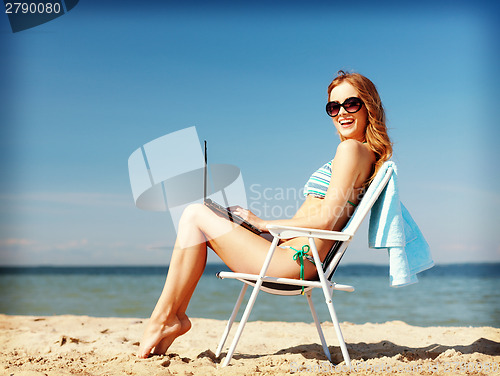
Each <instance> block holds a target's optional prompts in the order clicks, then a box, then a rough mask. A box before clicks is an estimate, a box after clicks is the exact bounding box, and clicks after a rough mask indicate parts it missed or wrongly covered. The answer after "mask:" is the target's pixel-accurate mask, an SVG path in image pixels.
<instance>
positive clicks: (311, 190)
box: [304, 161, 332, 198]
mask: <svg viewBox="0 0 500 376" xmlns="http://www.w3.org/2000/svg"><path fill="white" fill-rule="evenodd" d="M331 178H332V161H329V162H327V163H325V164H324V165H323V166H321V167H320V168H319V169H318V170H317V171H316V172H315V173H314V174H312V175H311V177H310V178H309V180H308V181H307V183H306V185H305V186H304V196H308V195H313V196H315V197H320V198H324V197H325V196H326V191H327V190H328V186H329V185H330V179H331Z"/></svg>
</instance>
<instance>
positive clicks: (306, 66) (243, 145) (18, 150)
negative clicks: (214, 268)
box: [0, 0, 500, 265]
mask: <svg viewBox="0 0 500 376" xmlns="http://www.w3.org/2000/svg"><path fill="white" fill-rule="evenodd" d="M283 4H287V6H284V5H283ZM378 4H379V5H377V6H372V5H370V4H369V3H368V2H360V3H358V5H356V6H352V5H350V4H334V3H333V2H322V1H315V2H308V3H304V4H299V3H298V2H297V3H294V2H291V3H285V2H283V3H278V2H255V3H254V2H252V3H247V4H244V5H236V4H228V3H223V2H216V3H214V4H212V5H211V6H210V7H209V6H207V5H205V4H204V3H197V2H191V3H186V5H183V6H179V5H176V6H173V5H169V2H166V3H165V2H157V1H145V2H142V3H141V5H140V8H141V9H137V8H139V6H138V5H137V4H136V3H132V2H124V3H118V2H117V3H115V2H109V3H106V4H105V5H102V3H100V2H96V1H85V0H81V1H80V3H79V4H78V5H77V6H76V7H75V8H74V9H73V10H72V11H70V12H69V13H68V14H66V15H64V16H62V17H60V18H58V19H56V20H53V21H51V22H49V23H46V24H44V25H41V26H38V27H35V28H32V29H29V30H25V31H22V32H19V33H15V34H13V33H12V32H11V30H10V26H9V24H8V20H7V17H6V16H5V15H4V16H2V17H0V38H1V42H2V46H3V48H2V50H3V51H4V53H2V54H1V56H0V64H1V66H2V68H3V69H2V73H1V75H0V82H1V83H2V85H1V89H0V90H1V91H0V95H1V97H2V111H1V115H0V121H1V123H2V127H1V128H2V129H1V139H2V140H1V141H0V143H1V146H2V148H1V149H2V151H1V154H0V156H1V160H2V171H3V174H2V175H3V176H2V180H1V185H0V208H1V212H2V215H1V217H0V220H1V227H0V265H114V264H125V265H152V264H166V263H167V262H168V259H169V256H170V255H169V251H168V247H169V246H171V245H172V243H173V241H174V239H175V232H174V230H173V225H172V223H171V221H170V217H169V215H168V214H166V213H156V212H144V211H141V210H139V209H137V208H135V206H134V203H133V199H132V194H131V191H130V184H129V179H128V171H127V159H128V157H129V155H130V154H131V153H132V152H133V151H134V150H135V149H137V148H138V147H140V146H141V145H143V144H144V143H146V142H148V141H151V140H153V139H155V138H157V137H160V136H162V135H165V134H168V133H171V132H174V131H176V130H179V129H183V128H186V127H190V126H196V128H197V131H198V134H199V136H200V138H201V139H207V140H209V145H210V158H211V162H213V163H230V164H233V165H236V166H238V167H239V168H240V169H241V171H242V174H243V178H244V181H245V185H246V187H247V193H248V199H249V204H250V205H254V207H259V203H258V202H257V203H256V202H255V201H257V200H256V197H257V196H258V192H263V190H264V189H266V188H268V191H267V192H273V193H275V197H274V200H273V203H272V204H273V205H282V206H283V207H285V208H286V207H290V206H293V205H296V204H295V201H296V197H292V196H293V195H288V197H281V196H280V193H281V192H282V191H283V190H284V189H287V188H292V189H295V190H299V189H300V188H301V187H302V186H303V184H304V183H305V181H306V180H307V178H308V177H309V175H310V174H311V173H312V172H313V171H314V170H315V169H316V168H318V167H319V166H320V165H322V164H323V163H324V162H326V161H327V160H328V159H331V158H332V157H333V155H334V153H335V149H336V146H337V145H338V142H339V141H338V137H337V135H336V134H335V130H334V128H333V125H332V124H331V120H330V119H329V118H328V116H327V115H326V114H325V112H324V105H325V101H326V87H327V85H328V83H329V82H330V81H331V79H332V78H333V77H334V75H335V73H336V72H337V71H338V70H339V69H345V70H353V71H357V72H360V73H362V74H364V75H366V76H368V77H369V78H370V79H372V81H373V82H374V83H375V84H376V85H377V87H378V89H379V92H380V95H381V97H382V100H383V103H384V105H385V108H386V111H387V117H388V126H389V129H390V131H389V132H390V136H391V138H392V140H393V142H394V158H393V159H394V160H395V161H396V163H397V164H398V167H399V180H400V190H401V197H402V200H403V202H404V203H405V206H406V207H407V208H408V209H409V210H410V212H411V213H412V215H413V217H414V219H415V220H416V221H417V223H418V224H419V226H420V228H421V230H422V232H423V233H424V235H425V236H426V238H427V240H428V242H429V244H430V245H431V250H432V254H433V256H434V259H435V260H436V262H438V263H453V262H478V261H500V235H499V231H498V225H499V214H498V212H499V209H500V194H499V192H498V188H497V187H498V186H499V184H500V179H499V176H498V167H497V166H496V164H497V162H498V160H499V159H498V151H497V146H496V141H497V140H498V139H499V133H500V132H499V125H500V124H499V120H498V115H497V111H495V110H496V108H497V107H498V105H497V103H496V102H497V101H496V97H497V92H498V90H497V88H498V87H499V85H500V79H499V74H498V73H499V72H498V61H499V46H498V41H497V40H495V37H496V36H497V35H498V31H499V30H498V26H497V25H498V20H499V10H498V8H499V7H498V6H497V5H494V2H488V1H479V2H465V1H462V2H441V3H439V4H435V3H431V2H418V3H415V4H410V5H405V6H401V5H397V3H393V2H381V3H378ZM211 260H215V258H211ZM346 261H347V262H366V263H369V262H375V263H386V262H387V256H386V254H385V253H384V252H381V251H373V250H369V249H368V248H367V237H366V230H364V231H363V229H362V230H361V232H360V234H359V235H358V238H357V239H356V240H355V241H354V243H353V244H352V246H351V249H350V253H349V254H348V256H347V259H346Z"/></svg>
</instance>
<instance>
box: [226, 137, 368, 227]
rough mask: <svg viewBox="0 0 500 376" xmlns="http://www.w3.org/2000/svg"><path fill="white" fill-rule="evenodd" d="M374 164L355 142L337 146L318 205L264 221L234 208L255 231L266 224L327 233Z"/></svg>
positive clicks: (349, 141) (365, 151) (364, 180)
mask: <svg viewBox="0 0 500 376" xmlns="http://www.w3.org/2000/svg"><path fill="white" fill-rule="evenodd" d="M373 162H374V158H373V155H372V154H371V152H370V151H369V150H368V149H367V148H366V147H365V146H363V144H361V143H360V142H358V141H355V140H346V141H343V142H341V143H340V144H339V146H338V147H337V152H336V154H335V158H334V159H333V163H332V178H331V180H330V185H329V186H328V191H327V193H326V196H325V198H324V199H322V200H321V201H320V202H319V203H318V205H309V206H306V207H304V206H303V207H302V208H301V209H300V210H299V211H298V212H297V214H296V215H295V216H294V217H293V218H291V219H279V220H264V219H261V218H259V217H257V216H256V215H255V214H253V213H252V212H250V211H249V210H246V209H243V208H237V209H235V214H237V215H240V216H242V217H243V218H245V219H246V220H248V221H249V222H250V223H252V224H254V225H255V226H256V227H257V228H259V229H261V230H263V231H266V225H268V224H280V225H285V226H295V227H307V228H318V229H328V230H331V229H332V228H333V226H334V225H335V223H336V222H337V220H338V218H339V217H340V216H341V214H342V212H343V210H344V207H345V206H346V204H347V200H348V199H349V197H350V195H351V193H352V190H353V189H354V188H355V187H361V186H363V185H364V183H365V182H366V180H367V179H368V178H369V176H370V174H371V171H372V164H373Z"/></svg>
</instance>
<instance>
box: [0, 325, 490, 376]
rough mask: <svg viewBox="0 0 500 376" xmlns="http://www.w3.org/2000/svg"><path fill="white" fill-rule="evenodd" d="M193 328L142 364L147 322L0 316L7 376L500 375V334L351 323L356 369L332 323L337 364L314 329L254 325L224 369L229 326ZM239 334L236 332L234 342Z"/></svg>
mask: <svg viewBox="0 0 500 376" xmlns="http://www.w3.org/2000/svg"><path fill="white" fill-rule="evenodd" d="M192 321H193V328H192V329H191V331H190V332H188V333H187V334H186V335H184V336H183V337H180V338H179V339H177V341H176V342H174V344H173V345H172V346H171V348H170V349H169V350H168V352H167V354H166V355H162V356H152V357H150V358H148V359H138V358H136V357H135V354H136V351H137V349H138V344H139V343H138V341H139V340H140V338H141V335H142V332H143V330H144V326H145V323H146V320H145V319H134V318H97V317H88V316H69V315H68V316H49V317H38V316H6V315H0V374H1V375H15V376H21V375H24V376H35V375H37V376H42V375H48V376H51V375H231V376H233V375H290V374H296V375H300V374H304V375H312V374H325V375H326V374H343V375H384V374H396V375H413V374H415V375H416V374H422V375H460V374H463V375H471V374H474V375H500V329H498V328H490V327H480V328H477V327H425V328H421V327H416V326H410V325H408V324H406V323H404V322H401V321H393V322H387V323H383V324H371V323H367V324H363V325H354V324H351V323H342V324H341V327H342V331H343V333H344V337H345V339H346V342H347V346H348V350H349V353H350V355H351V358H352V363H353V365H352V368H351V370H348V369H347V367H346V365H345V363H344V362H343V359H342V355H341V353H340V349H339V347H338V342H337V339H336V336H335V333H334V329H333V326H332V324H331V323H328V322H327V323H323V328H324V331H325V336H326V339H327V343H328V344H329V346H330V351H331V352H332V356H333V362H334V363H333V364H332V363H329V362H327V360H326V358H325V355H324V354H323V351H322V348H321V346H320V344H319V343H320V342H319V338H318V335H317V332H316V329H315V327H314V324H308V323H283V322H249V323H248V324H247V326H246V328H245V331H244V332H243V337H242V338H241V340H240V343H239V345H238V347H237V349H236V353H235V355H234V357H233V360H232V362H231V365H230V366H228V367H221V365H220V360H218V359H215V356H214V352H215V349H216V347H217V343H218V341H219V337H220V335H221V334H222V332H223V330H224V325H225V322H224V321H218V320H210V319H193V320H192ZM234 332H235V328H234V327H233V330H232V333H231V335H230V337H229V340H231V339H232V334H234ZM226 351H227V347H226V349H225V350H224V352H223V354H222V355H223V356H224V355H225V352H226Z"/></svg>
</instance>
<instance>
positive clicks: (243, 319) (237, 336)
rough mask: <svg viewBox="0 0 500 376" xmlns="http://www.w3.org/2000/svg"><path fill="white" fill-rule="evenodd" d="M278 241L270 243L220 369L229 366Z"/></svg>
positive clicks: (276, 239) (274, 240) (275, 239)
mask: <svg viewBox="0 0 500 376" xmlns="http://www.w3.org/2000/svg"><path fill="white" fill-rule="evenodd" d="M278 241H279V239H278V238H277V237H275V238H274V239H273V241H272V243H271V246H270V247H269V251H268V252H267V256H266V259H265V260H264V264H263V265H262V269H261V270H260V273H259V278H258V279H257V280H256V281H255V286H254V288H253V291H252V295H250V299H248V303H247V306H246V308H245V312H243V316H242V317H241V321H240V324H239V325H238V330H236V334H235V335H234V338H233V343H231V347H230V348H229V350H228V352H227V355H226V359H224V363H223V364H222V367H225V366H227V365H228V364H229V362H230V361H231V358H232V357H233V354H234V350H235V349H236V345H237V344H238V341H239V339H240V337H241V333H243V328H244V327H245V324H246V323H247V321H248V317H249V316H250V312H252V308H253V305H254V303H255V300H256V299H257V295H258V294H259V290H260V288H261V287H262V282H263V281H262V279H263V278H264V276H265V275H266V272H267V268H269V264H270V263H271V259H272V257H273V254H274V251H275V249H276V246H277V245H278Z"/></svg>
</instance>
